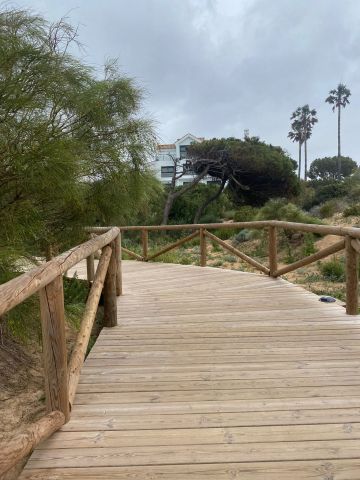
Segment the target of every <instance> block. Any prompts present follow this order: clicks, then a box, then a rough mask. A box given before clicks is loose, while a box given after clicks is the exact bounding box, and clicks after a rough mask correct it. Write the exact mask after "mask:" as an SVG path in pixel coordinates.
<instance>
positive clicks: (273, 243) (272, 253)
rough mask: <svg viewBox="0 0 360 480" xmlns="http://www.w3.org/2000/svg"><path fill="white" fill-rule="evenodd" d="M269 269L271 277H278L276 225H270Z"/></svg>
mask: <svg viewBox="0 0 360 480" xmlns="http://www.w3.org/2000/svg"><path fill="white" fill-rule="evenodd" d="M269 270H270V277H274V278H275V277H276V271H277V230H276V227H274V226H272V225H271V226H270V227H269Z"/></svg>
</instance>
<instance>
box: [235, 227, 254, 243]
mask: <svg viewBox="0 0 360 480" xmlns="http://www.w3.org/2000/svg"><path fill="white" fill-rule="evenodd" d="M251 238H252V232H251V231H250V230H247V229H244V230H240V232H239V233H237V234H236V235H234V236H233V237H232V239H231V241H232V243H233V244H234V245H237V244H238V243H243V242H248V241H249V240H251Z"/></svg>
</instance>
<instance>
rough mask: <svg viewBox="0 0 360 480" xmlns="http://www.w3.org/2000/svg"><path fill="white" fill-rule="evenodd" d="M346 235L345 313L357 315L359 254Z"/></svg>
mask: <svg viewBox="0 0 360 480" xmlns="http://www.w3.org/2000/svg"><path fill="white" fill-rule="evenodd" d="M352 240H353V239H352V238H351V237H350V236H349V235H347V236H346V239H345V242H346V243H345V244H346V313H347V314H348V315H357V314H358V310H359V300H358V298H359V268H358V267H359V265H358V264H359V254H358V252H357V251H356V250H355V248H354V247H353V246H352V244H351V242H352Z"/></svg>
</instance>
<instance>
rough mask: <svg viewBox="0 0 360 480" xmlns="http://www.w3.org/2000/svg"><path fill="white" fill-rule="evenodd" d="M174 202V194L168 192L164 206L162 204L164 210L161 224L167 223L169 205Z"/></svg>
mask: <svg viewBox="0 0 360 480" xmlns="http://www.w3.org/2000/svg"><path fill="white" fill-rule="evenodd" d="M173 203H174V195H173V194H172V193H171V192H170V193H169V195H168V196H167V199H166V202H165V206H164V212H163V219H162V222H161V225H167V224H168V221H169V215H170V211H171V207H172V205H173Z"/></svg>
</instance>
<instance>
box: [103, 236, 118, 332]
mask: <svg viewBox="0 0 360 480" xmlns="http://www.w3.org/2000/svg"><path fill="white" fill-rule="evenodd" d="M115 243H116V242H115V241H113V242H111V243H110V247H111V249H112V252H111V258H110V263H109V266H108V270H107V273H106V277H105V282H104V289H103V296H104V327H116V325H117V302H116V245H115Z"/></svg>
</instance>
